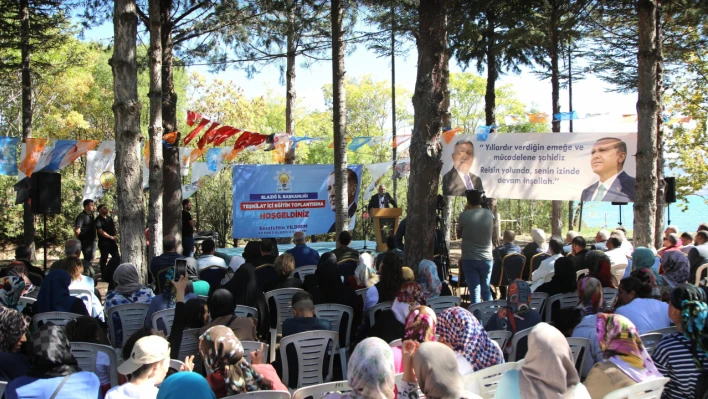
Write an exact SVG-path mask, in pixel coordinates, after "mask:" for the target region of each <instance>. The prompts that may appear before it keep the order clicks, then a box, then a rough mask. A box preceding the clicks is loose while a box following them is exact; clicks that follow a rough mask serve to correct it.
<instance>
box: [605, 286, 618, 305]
mask: <svg viewBox="0 0 708 399" xmlns="http://www.w3.org/2000/svg"><path fill="white" fill-rule="evenodd" d="M617 281H619V280H617ZM617 292H618V289H617V288H611V287H604V288H603V289H602V297H603V298H604V299H605V303H604V305H605V308H607V309H612V304H613V303H614V302H615V298H617Z"/></svg>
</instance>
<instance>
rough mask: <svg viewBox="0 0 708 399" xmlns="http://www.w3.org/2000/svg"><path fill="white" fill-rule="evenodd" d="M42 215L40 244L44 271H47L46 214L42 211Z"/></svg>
mask: <svg viewBox="0 0 708 399" xmlns="http://www.w3.org/2000/svg"><path fill="white" fill-rule="evenodd" d="M42 216H43V217H44V232H43V233H42V236H43V239H42V246H43V247H44V273H46V272H47V214H46V213H43V214H42Z"/></svg>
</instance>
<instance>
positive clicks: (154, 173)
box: [141, 0, 163, 281]
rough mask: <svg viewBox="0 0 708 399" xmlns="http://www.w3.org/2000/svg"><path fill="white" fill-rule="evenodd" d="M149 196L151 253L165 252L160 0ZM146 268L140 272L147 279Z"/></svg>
mask: <svg viewBox="0 0 708 399" xmlns="http://www.w3.org/2000/svg"><path fill="white" fill-rule="evenodd" d="M149 14H150V94H149V97H150V127H149V128H148V133H149V136H150V180H149V181H150V200H149V211H148V227H149V228H150V253H149V254H148V264H150V261H151V260H152V258H153V257H156V256H159V255H160V254H162V190H163V184H162V163H163V162H162V133H163V130H162V35H161V28H162V25H161V22H160V0H150V2H149ZM147 273H148V270H147V268H146V269H145V274H141V275H142V277H143V278H144V280H143V281H147V277H148V276H147Z"/></svg>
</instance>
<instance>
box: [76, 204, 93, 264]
mask: <svg viewBox="0 0 708 399" xmlns="http://www.w3.org/2000/svg"><path fill="white" fill-rule="evenodd" d="M83 205H84V210H83V211H82V212H81V213H80V214H79V216H77V217H76V222H75V223H74V235H76V238H78V239H79V241H81V253H83V255H84V260H83V264H84V274H85V275H87V276H89V277H93V276H94V275H95V274H96V273H95V272H94V270H93V266H92V265H91V262H93V255H94V253H95V252H96V222H95V220H94V217H93V212H94V210H95V208H96V206H95V205H94V203H93V200H92V199H86V200H84V203H83Z"/></svg>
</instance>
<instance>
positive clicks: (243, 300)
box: [221, 263, 270, 339]
mask: <svg viewBox="0 0 708 399" xmlns="http://www.w3.org/2000/svg"><path fill="white" fill-rule="evenodd" d="M221 288H224V289H226V290H228V291H229V292H231V294H232V295H233V296H234V303H235V304H236V305H241V306H250V307H252V308H256V309H257V310H258V327H257V330H258V335H259V336H260V337H261V338H263V339H265V338H266V336H267V335H268V331H270V312H269V310H268V304H267V303H266V300H265V294H263V291H261V290H259V289H258V282H257V281H256V268H255V267H253V265H252V264H250V263H244V264H242V265H241V266H239V268H238V270H236V273H234V276H233V277H232V278H231V280H229V282H228V283H226V284H224V285H223V286H222V287H221Z"/></svg>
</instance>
